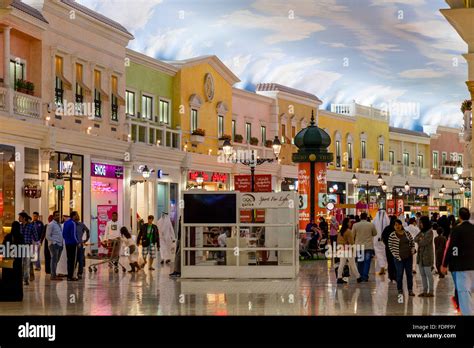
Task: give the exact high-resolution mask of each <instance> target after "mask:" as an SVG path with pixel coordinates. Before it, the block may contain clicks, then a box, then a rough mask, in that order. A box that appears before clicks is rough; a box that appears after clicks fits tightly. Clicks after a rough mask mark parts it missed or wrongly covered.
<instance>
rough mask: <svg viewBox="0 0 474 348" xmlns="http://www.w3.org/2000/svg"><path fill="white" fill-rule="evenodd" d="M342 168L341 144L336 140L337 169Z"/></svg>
mask: <svg viewBox="0 0 474 348" xmlns="http://www.w3.org/2000/svg"><path fill="white" fill-rule="evenodd" d="M340 166H341V142H340V141H339V140H336V167H337V168H339V167H340Z"/></svg>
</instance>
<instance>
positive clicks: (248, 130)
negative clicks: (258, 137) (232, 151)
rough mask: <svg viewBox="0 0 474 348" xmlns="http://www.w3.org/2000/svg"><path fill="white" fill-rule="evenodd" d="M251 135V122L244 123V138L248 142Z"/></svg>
mask: <svg viewBox="0 0 474 348" xmlns="http://www.w3.org/2000/svg"><path fill="white" fill-rule="evenodd" d="M251 137H252V124H251V123H248V122H247V123H245V139H246V140H247V143H250V138H251Z"/></svg>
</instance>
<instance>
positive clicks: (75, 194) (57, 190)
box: [48, 152, 83, 215]
mask: <svg viewBox="0 0 474 348" xmlns="http://www.w3.org/2000/svg"><path fill="white" fill-rule="evenodd" d="M67 156H68V154H67V153H60V152H55V153H54V154H53V155H52V156H51V158H50V160H49V185H48V195H49V207H48V211H49V214H52V213H53V211H55V210H58V211H59V213H60V214H61V215H69V214H70V213H71V211H73V210H75V211H77V212H78V213H79V215H82V206H83V199H82V196H83V157H82V156H80V155H72V154H71V155H70V156H71V159H72V162H73V165H72V169H71V172H70V173H67V172H66V169H65V167H64V161H65V160H66V158H67ZM58 174H62V178H63V180H64V185H63V186H62V187H60V186H55V180H57V178H58ZM56 183H57V182H56Z"/></svg>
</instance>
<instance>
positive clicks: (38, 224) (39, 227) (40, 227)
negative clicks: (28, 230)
mask: <svg viewBox="0 0 474 348" xmlns="http://www.w3.org/2000/svg"><path fill="white" fill-rule="evenodd" d="M32 223H33V226H34V227H35V230H36V235H37V236H38V239H37V240H36V243H35V244H36V262H35V271H41V253H40V251H41V241H42V238H43V234H44V224H43V222H42V221H41V220H40V219H39V213H38V212H37V211H35V212H33V222H32Z"/></svg>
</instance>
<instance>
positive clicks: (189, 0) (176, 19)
mask: <svg viewBox="0 0 474 348" xmlns="http://www.w3.org/2000/svg"><path fill="white" fill-rule="evenodd" d="M78 1H79V2H80V3H82V4H84V5H86V6H88V7H90V8H92V9H94V10H96V11H98V12H100V13H102V14H104V15H106V16H108V17H110V18H112V19H115V20H117V21H119V22H120V23H122V24H123V25H125V26H126V27H127V28H128V29H129V30H130V31H131V32H132V33H133V34H134V35H135V37H136V39H135V40H134V41H133V42H132V43H131V44H130V48H132V49H134V50H137V51H140V52H142V53H145V54H147V55H150V56H152V57H155V58H159V59H164V60H174V59H186V58H191V57H196V56H200V55H208V54H215V55H217V56H218V57H219V58H220V59H221V60H222V61H223V62H224V63H225V64H226V65H227V66H228V67H229V68H230V69H232V70H233V71H234V73H235V74H237V75H238V76H239V77H240V79H241V80H242V82H241V83H240V84H239V86H238V87H241V88H245V89H247V90H250V91H253V90H254V87H255V85H256V84H257V83H259V82H277V83H281V84H284V85H287V86H290V87H294V88H298V89H302V90H305V91H308V92H311V93H314V94H316V95H317V96H318V97H319V98H320V99H322V100H323V102H324V104H323V107H324V108H326V109H330V104H331V103H347V102H351V101H353V100H355V101H356V102H358V103H360V104H364V105H374V106H376V107H382V108H385V109H388V110H390V111H391V112H392V117H391V124H392V125H394V126H397V127H404V128H409V129H417V130H420V129H421V126H422V125H438V124H441V125H447V126H455V127H457V126H460V125H461V119H462V114H461V112H460V111H459V108H460V105H461V102H462V101H463V100H464V99H466V98H468V96H469V95H468V92H467V89H466V86H465V83H464V81H465V80H466V79H467V64H466V62H465V60H464V58H463V57H462V54H463V53H465V52H466V51H467V45H466V44H465V43H464V42H463V41H462V40H461V38H460V37H458V35H457V33H456V32H455V31H454V29H453V28H452V27H451V26H450V25H449V24H448V22H447V21H446V20H445V19H444V17H443V16H442V15H441V13H440V12H439V9H441V8H447V7H448V6H447V5H446V3H445V2H444V1H443V0H234V1H226V0H133V1H128V0H78ZM407 108H408V109H409V110H411V111H410V112H407Z"/></svg>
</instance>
